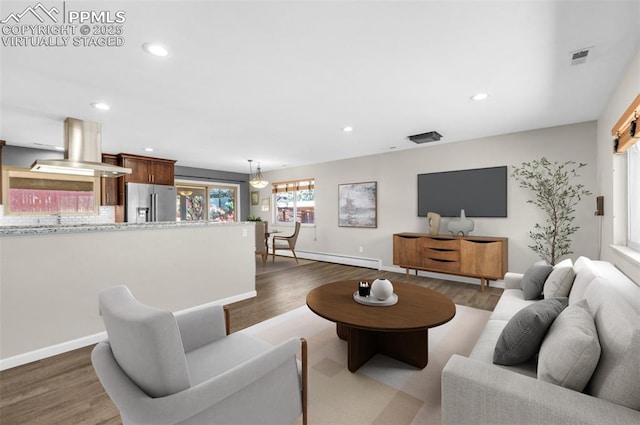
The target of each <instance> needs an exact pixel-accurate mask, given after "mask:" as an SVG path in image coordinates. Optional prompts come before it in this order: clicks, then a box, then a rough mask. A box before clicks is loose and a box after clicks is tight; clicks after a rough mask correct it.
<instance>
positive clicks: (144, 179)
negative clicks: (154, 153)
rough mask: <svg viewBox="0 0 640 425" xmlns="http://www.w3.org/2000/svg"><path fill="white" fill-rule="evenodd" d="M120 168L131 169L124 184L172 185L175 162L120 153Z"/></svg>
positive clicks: (125, 177)
mask: <svg viewBox="0 0 640 425" xmlns="http://www.w3.org/2000/svg"><path fill="white" fill-rule="evenodd" d="M118 156H119V157H120V166H122V167H125V168H131V174H128V175H126V176H124V177H123V179H124V183H151V184H168V185H171V186H173V184H174V178H175V173H174V168H175V163H176V161H174V160H172V159H162V158H151V157H147V156H139V155H131V154H124V153H121V154H120V155H118Z"/></svg>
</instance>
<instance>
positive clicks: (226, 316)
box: [222, 305, 231, 335]
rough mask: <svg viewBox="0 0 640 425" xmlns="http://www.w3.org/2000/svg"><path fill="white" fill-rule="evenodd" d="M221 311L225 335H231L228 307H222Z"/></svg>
mask: <svg viewBox="0 0 640 425" xmlns="http://www.w3.org/2000/svg"><path fill="white" fill-rule="evenodd" d="M222 310H223V311H224V328H225V330H226V331H227V335H229V334H230V333H231V311H230V310H229V306H226V305H225V306H223V307H222Z"/></svg>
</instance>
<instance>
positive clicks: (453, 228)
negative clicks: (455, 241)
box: [447, 210, 475, 236]
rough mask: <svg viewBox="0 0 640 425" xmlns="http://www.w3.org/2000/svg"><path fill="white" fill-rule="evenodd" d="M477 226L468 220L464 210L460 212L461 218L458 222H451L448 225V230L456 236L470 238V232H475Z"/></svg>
mask: <svg viewBox="0 0 640 425" xmlns="http://www.w3.org/2000/svg"><path fill="white" fill-rule="evenodd" d="M474 227H475V224H474V223H473V220H470V219H468V218H467V216H465V215H464V210H460V218H459V219H457V220H451V221H450V222H449V224H447V229H448V230H449V231H450V232H451V233H453V234H454V235H456V236H457V235H462V236H469V232H471V231H472V230H473V228H474Z"/></svg>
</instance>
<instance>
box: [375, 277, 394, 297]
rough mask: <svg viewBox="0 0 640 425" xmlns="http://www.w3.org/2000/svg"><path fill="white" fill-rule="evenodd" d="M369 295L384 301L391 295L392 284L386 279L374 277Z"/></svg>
mask: <svg viewBox="0 0 640 425" xmlns="http://www.w3.org/2000/svg"><path fill="white" fill-rule="evenodd" d="M371 295H373V296H374V297H376V298H377V299H379V300H380V301H384V300H386V299H387V298H389V297H391V295H393V285H392V284H391V282H389V280H388V279H376V280H374V281H373V283H372V284H371Z"/></svg>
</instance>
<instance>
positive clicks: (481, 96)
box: [469, 93, 489, 100]
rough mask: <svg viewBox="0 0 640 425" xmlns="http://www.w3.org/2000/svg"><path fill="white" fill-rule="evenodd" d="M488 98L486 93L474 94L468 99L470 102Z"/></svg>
mask: <svg viewBox="0 0 640 425" xmlns="http://www.w3.org/2000/svg"><path fill="white" fill-rule="evenodd" d="M488 97H489V95H488V94H486V93H476V94H474V95H473V96H471V97H470V98H469V99H471V100H485V99H486V98H488Z"/></svg>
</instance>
